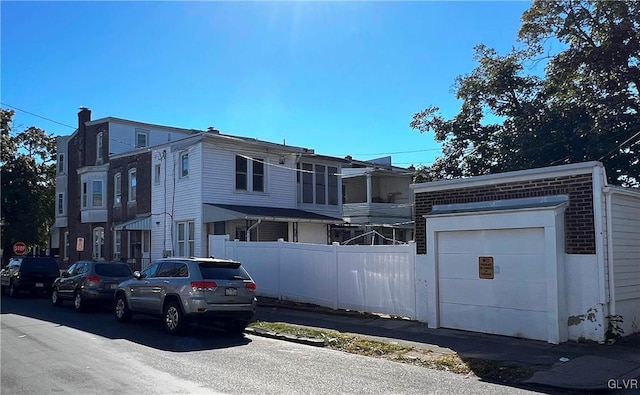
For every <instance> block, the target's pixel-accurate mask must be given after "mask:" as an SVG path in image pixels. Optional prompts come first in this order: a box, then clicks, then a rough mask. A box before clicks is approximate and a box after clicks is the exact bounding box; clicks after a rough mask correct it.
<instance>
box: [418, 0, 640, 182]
mask: <svg viewBox="0 0 640 395" xmlns="http://www.w3.org/2000/svg"><path fill="white" fill-rule="evenodd" d="M522 21H523V24H522V26H521V29H520V32H519V41H520V43H521V44H522V48H514V49H512V50H511V51H510V52H509V53H508V54H506V55H499V54H497V53H496V51H495V50H493V49H491V48H488V47H486V46H484V45H479V46H477V47H476V49H475V57H474V59H475V60H476V61H477V63H478V65H477V67H476V68H475V69H474V70H473V71H472V72H471V73H470V74H468V75H464V76H461V77H458V79H457V80H456V83H455V91H456V96H457V98H458V99H460V100H461V101H462V106H461V109H460V111H459V113H458V114H457V115H456V116H454V117H453V118H451V119H445V118H444V117H443V116H442V115H441V114H440V113H439V109H438V108H437V107H428V108H426V109H425V110H424V111H421V112H419V113H416V114H415V115H414V116H413V120H412V122H411V123H410V126H411V127H412V128H414V129H416V130H418V131H420V132H421V133H425V132H433V133H434V138H435V140H436V141H438V142H441V143H442V144H443V155H442V156H441V157H439V158H438V159H437V160H436V161H435V163H434V164H433V165H432V166H429V167H427V168H424V169H419V170H422V171H421V172H419V173H417V174H416V176H419V177H420V179H425V180H429V179H441V178H460V177H466V176H474V175H482V174H488V173H499V172H504V171H512V170H519V169H527V168H534V167H545V166H551V165H557V164H565V163H576V162H584V161H589V160H600V161H602V162H604V164H605V167H606V169H607V170H608V171H609V174H608V175H609V178H610V180H609V181H610V182H612V183H615V184H622V185H627V186H638V185H639V182H640V176H639V174H640V160H639V159H638V154H639V151H638V149H639V147H638V146H639V145H640V144H639V143H640V117H638V111H639V110H640V96H639V94H638V91H639V89H640V3H638V2H595V1H574V0H564V1H534V2H533V4H532V6H531V8H529V10H527V11H526V12H525V13H524V14H523V16H522ZM550 43H553V44H554V45H555V46H556V47H557V46H559V47H561V48H562V50H560V51H557V53H555V54H554V55H548V53H547V52H548V51H549V48H550ZM542 62H546V67H545V69H544V73H542V71H541V70H539V69H540V67H538V70H537V69H536V67H537V66H540V65H541V64H542ZM539 74H544V75H543V76H540V75H539Z"/></svg>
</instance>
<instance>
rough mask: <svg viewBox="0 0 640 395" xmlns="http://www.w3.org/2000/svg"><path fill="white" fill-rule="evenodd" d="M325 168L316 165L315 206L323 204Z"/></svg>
mask: <svg viewBox="0 0 640 395" xmlns="http://www.w3.org/2000/svg"><path fill="white" fill-rule="evenodd" d="M325 169H326V167H325V166H322V165H316V204H324V203H325V192H326V190H325V179H324V178H325V175H326V174H325V173H326V172H325Z"/></svg>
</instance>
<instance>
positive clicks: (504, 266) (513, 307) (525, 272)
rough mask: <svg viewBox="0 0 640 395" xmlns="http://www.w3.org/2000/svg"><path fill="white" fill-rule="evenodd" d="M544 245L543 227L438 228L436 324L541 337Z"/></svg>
mask: <svg viewBox="0 0 640 395" xmlns="http://www.w3.org/2000/svg"><path fill="white" fill-rule="evenodd" d="M544 248H545V243H544V228H521V229H501V230H471V231H449V232H438V234H437V251H438V259H437V260H438V269H439V270H438V284H439V295H438V300H439V306H438V307H439V311H440V326H442V327H445V328H452V329H463V330H470V331H474V332H483V333H490V334H497V335H507V336H515V337H524V338H530V339H539V340H547V324H546V310H547V296H546V293H547V287H546V276H545V271H546V267H545V263H544V262H545V261H544ZM481 271H484V272H482V273H481Z"/></svg>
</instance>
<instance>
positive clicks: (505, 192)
mask: <svg viewBox="0 0 640 395" xmlns="http://www.w3.org/2000/svg"><path fill="white" fill-rule="evenodd" d="M552 195H569V207H567V210H566V211H565V214H564V220H565V251H566V252H567V253H568V254H595V251H596V236H595V223H594V209H593V182H592V177H591V173H588V174H580V175H575V176H566V177H554V178H543V179H539V180H532V181H520V182H512V183H502V184H494V185H486V186H479V187H472V188H459V189H451V190H445V191H435V192H422V193H416V197H415V210H414V214H415V217H414V218H415V221H416V222H415V223H416V237H415V239H416V247H417V251H418V254H426V252H427V251H426V229H425V219H424V218H423V217H422V216H423V215H426V214H429V213H430V212H431V207H432V206H434V205H439V204H456V203H474V202H484V201H491V200H504V199H519V198H528V197H537V196H552Z"/></svg>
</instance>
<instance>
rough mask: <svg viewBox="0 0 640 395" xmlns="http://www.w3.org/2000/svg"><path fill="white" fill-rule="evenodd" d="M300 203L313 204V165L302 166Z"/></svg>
mask: <svg viewBox="0 0 640 395" xmlns="http://www.w3.org/2000/svg"><path fill="white" fill-rule="evenodd" d="M302 203H313V165H312V164H310V163H303V164H302Z"/></svg>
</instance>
